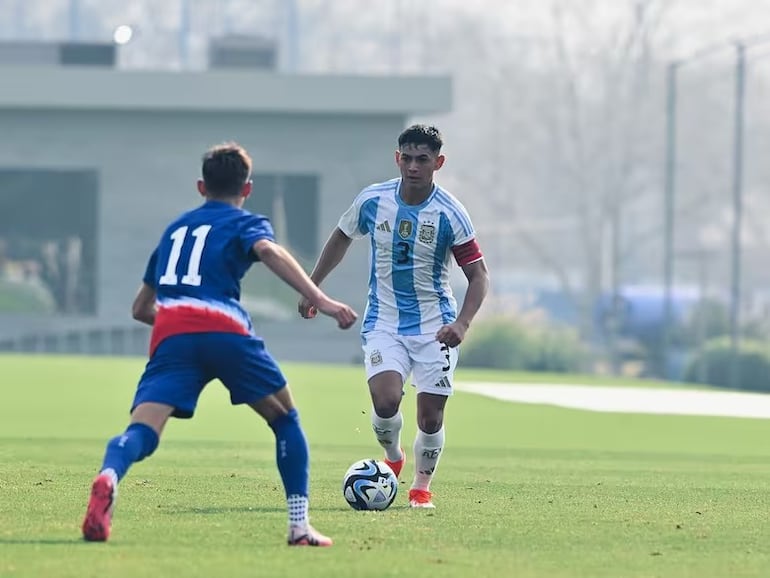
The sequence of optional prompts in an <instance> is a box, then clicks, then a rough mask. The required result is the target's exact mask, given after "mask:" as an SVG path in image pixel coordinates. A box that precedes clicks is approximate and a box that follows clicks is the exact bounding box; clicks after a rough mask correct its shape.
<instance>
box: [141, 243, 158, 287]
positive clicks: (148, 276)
mask: <svg viewBox="0 0 770 578" xmlns="http://www.w3.org/2000/svg"><path fill="white" fill-rule="evenodd" d="M157 269H158V248H157V247H156V248H155V250H154V251H153V252H152V255H150V259H149V260H148V261H147V268H146V269H145V270H144V277H142V281H143V282H144V284H145V285H149V286H150V287H152V288H153V289H156V288H157V285H158V283H157V281H156V278H157V274H156V271H157Z"/></svg>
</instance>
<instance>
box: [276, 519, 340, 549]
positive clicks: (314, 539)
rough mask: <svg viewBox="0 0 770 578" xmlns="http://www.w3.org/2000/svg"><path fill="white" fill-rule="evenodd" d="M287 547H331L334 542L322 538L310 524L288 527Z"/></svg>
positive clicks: (327, 538) (324, 537)
mask: <svg viewBox="0 0 770 578" xmlns="http://www.w3.org/2000/svg"><path fill="white" fill-rule="evenodd" d="M287 542H288V544H289V546H321V547H326V546H331V545H332V544H333V543H334V542H333V541H332V539H331V538H329V537H328V536H324V535H323V534H321V532H319V531H318V530H316V529H315V528H313V526H311V525H310V524H308V525H307V526H290V527H289V539H288V540H287Z"/></svg>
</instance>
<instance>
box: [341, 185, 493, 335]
mask: <svg viewBox="0 0 770 578" xmlns="http://www.w3.org/2000/svg"><path fill="white" fill-rule="evenodd" d="M400 187H401V179H400V178H397V179H392V180H390V181H387V182H384V183H378V184H374V185H371V186H369V187H367V188H365V189H364V190H363V191H361V193H360V194H359V195H358V196H357V197H356V199H355V200H354V202H353V204H352V205H351V207H350V208H349V209H348V210H347V211H346V212H345V214H343V215H342V217H341V218H340V220H339V223H338V225H337V226H338V227H339V229H340V230H341V231H342V232H343V233H344V234H345V235H347V236H348V237H350V238H352V239H359V238H361V237H363V236H365V235H369V236H370V242H371V254H370V273H369V294H368V299H367V304H366V313H365V315H364V321H363V324H362V327H361V332H362V333H367V332H369V331H372V330H375V329H377V330H385V331H389V332H393V333H398V334H400V335H420V334H426V333H435V332H436V331H437V330H438V329H439V328H440V327H441V326H442V325H445V324H447V323H452V322H453V321H454V320H455V319H456V318H457V302H456V300H455V298H454V296H453V295H452V289H451V288H450V286H449V271H450V267H451V265H452V263H451V257H452V254H453V249H456V248H457V247H458V246H460V245H465V244H466V243H469V242H471V241H473V240H474V239H475V235H476V234H475V231H474V229H473V224H472V223H471V219H470V217H469V215H468V212H467V211H466V210H465V207H463V205H462V204H461V203H460V201H458V200H457V199H456V198H455V197H454V196H453V195H451V194H450V193H449V192H447V191H446V190H444V189H443V188H441V187H440V186H438V185H434V187H433V191H432V192H431V194H430V196H429V197H428V198H427V199H426V200H425V201H424V202H422V203H421V204H419V205H408V204H406V203H404V201H403V200H402V199H401V196H400V194H399V191H400ZM479 258H480V254H479ZM468 262H472V261H468ZM460 264H461V265H465V264H467V263H460Z"/></svg>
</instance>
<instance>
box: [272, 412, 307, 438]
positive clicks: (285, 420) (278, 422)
mask: <svg viewBox="0 0 770 578" xmlns="http://www.w3.org/2000/svg"><path fill="white" fill-rule="evenodd" d="M267 423H268V425H269V426H270V428H271V429H272V430H273V431H274V432H276V433H277V432H278V431H280V430H283V429H285V428H287V427H289V428H299V427H301V426H300V423H299V412H298V411H297V408H292V409H290V410H289V411H287V412H286V413H284V414H283V415H279V416H278V417H276V418H275V419H273V420H270V421H268V422H267Z"/></svg>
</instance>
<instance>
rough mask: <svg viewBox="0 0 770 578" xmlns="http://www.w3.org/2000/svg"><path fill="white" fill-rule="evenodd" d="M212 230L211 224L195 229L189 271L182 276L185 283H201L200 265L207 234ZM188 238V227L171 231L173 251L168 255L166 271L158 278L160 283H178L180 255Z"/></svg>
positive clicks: (197, 284) (195, 284) (196, 284)
mask: <svg viewBox="0 0 770 578" xmlns="http://www.w3.org/2000/svg"><path fill="white" fill-rule="evenodd" d="M209 231H211V225H201V226H200V227H197V228H195V229H194V230H193V232H192V236H193V237H195V244H194V245H193V248H192V252H191V253H190V262H189V263H188V264H187V273H185V274H184V275H183V276H182V284H183V285H193V286H195V287H198V286H199V285H200V284H201V275H200V266H201V257H202V256H203V247H204V245H205V244H206V236H207V235H208V234H209ZM186 239H187V227H179V228H178V229H177V230H175V231H174V232H173V233H171V240H172V241H173V244H172V245H171V253H170V254H169V256H168V264H167V265H166V272H165V273H163V275H162V276H161V278H160V279H159V280H158V283H159V284H160V285H176V284H177V283H179V278H178V277H177V274H176V268H177V265H178V264H179V257H181V255H182V246H183V245H184V242H185V240H186Z"/></svg>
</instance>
